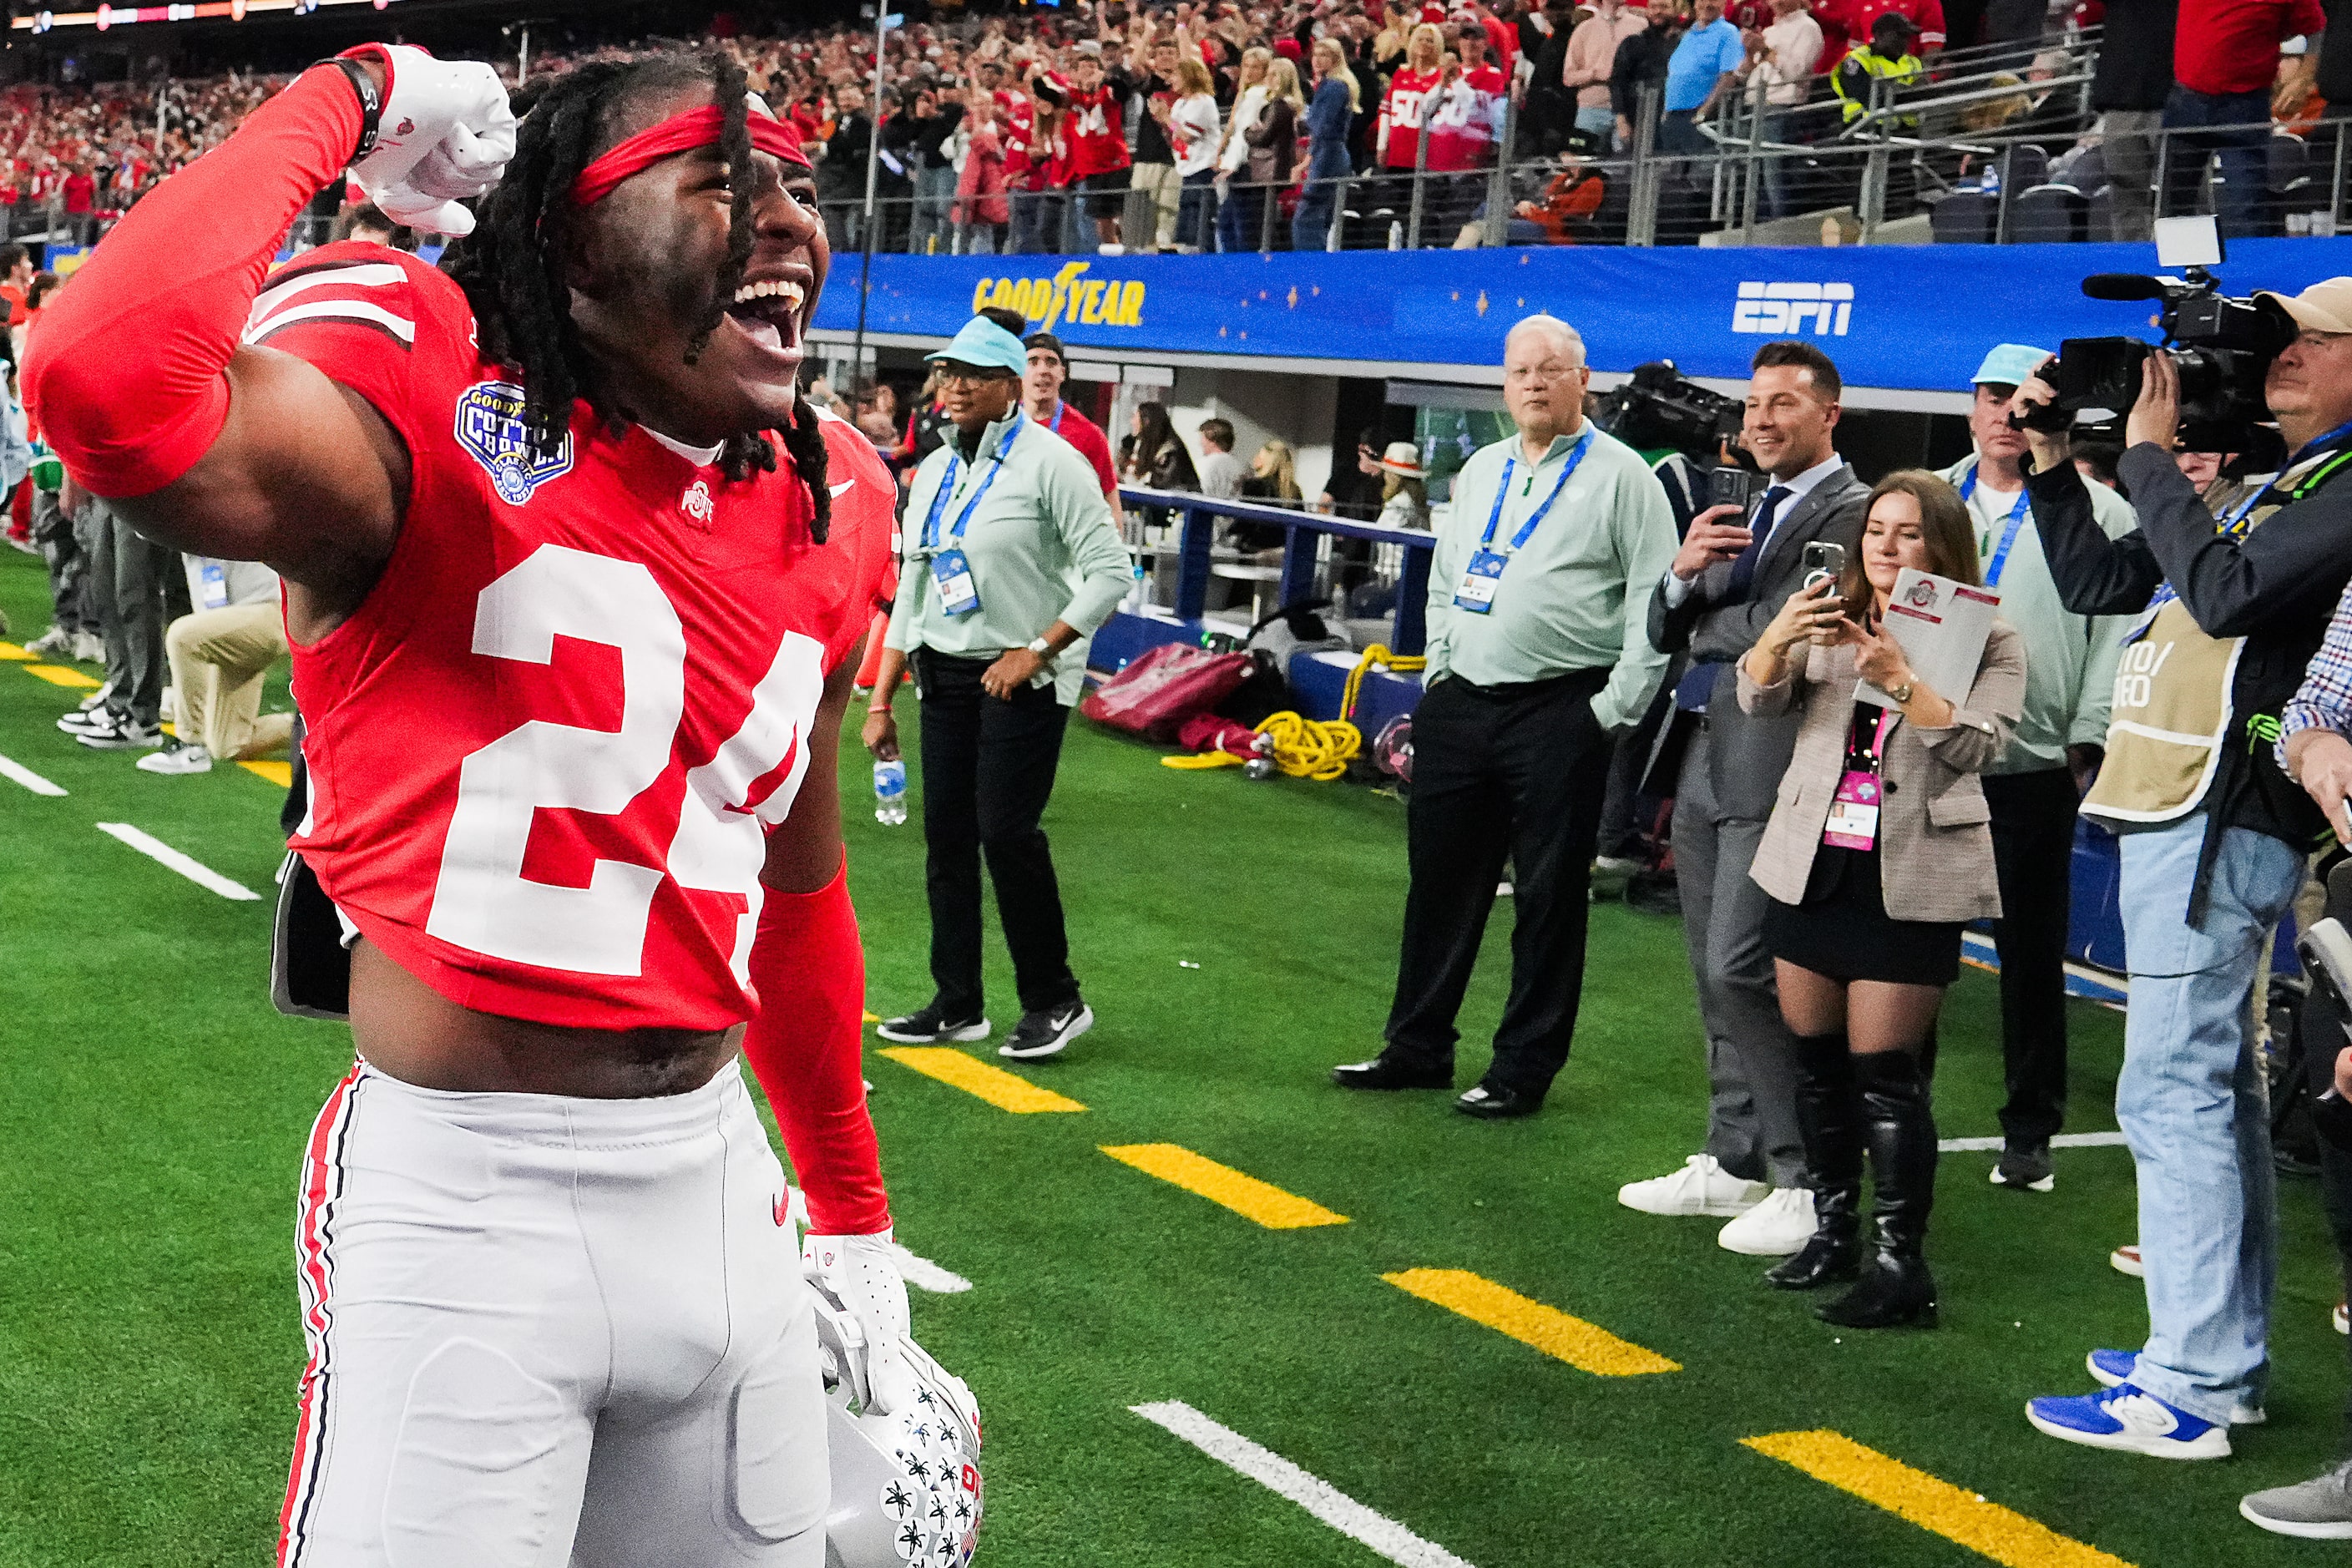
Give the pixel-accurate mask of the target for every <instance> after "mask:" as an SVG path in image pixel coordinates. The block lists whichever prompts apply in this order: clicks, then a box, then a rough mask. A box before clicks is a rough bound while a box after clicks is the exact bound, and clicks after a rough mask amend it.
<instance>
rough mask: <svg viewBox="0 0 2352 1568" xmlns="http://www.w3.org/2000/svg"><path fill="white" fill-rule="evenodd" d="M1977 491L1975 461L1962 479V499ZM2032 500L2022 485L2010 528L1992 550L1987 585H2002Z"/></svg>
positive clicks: (2012, 509)
mask: <svg viewBox="0 0 2352 1568" xmlns="http://www.w3.org/2000/svg"><path fill="white" fill-rule="evenodd" d="M1976 493H1977V466H1976V465H1975V464H1974V463H1970V464H1969V477H1968V478H1967V479H1962V480H1961V481H1960V500H1962V501H1966V500H1968V499H1969V497H1970V496H1972V495H1974V494H1976ZM2032 500H2033V498H2032V496H2030V495H2028V494H2027V493H2026V492H2025V490H2024V489H2023V487H2020V488H2019V489H2018V492H2017V504H2016V505H2015V506H2013V507H2011V508H2010V509H2009V530H2008V531H2007V532H2005V533H2003V534H2002V535H2001V536H2000V548H1998V549H1996V550H1995V551H1994V552H1992V564H1990V565H1989V566H1987V567H1986V568H1985V586H1986V587H1988V588H1998V587H2000V574H2001V568H2003V567H2005V566H2007V565H2008V564H2009V551H2010V546H2011V545H2013V544H2015V543H2016V542H2017V534H2018V531H2019V530H2020V529H2021V528H2023V527H2024V526H2025V510H2026V508H2027V507H2028V506H2030V505H2031V504H2032Z"/></svg>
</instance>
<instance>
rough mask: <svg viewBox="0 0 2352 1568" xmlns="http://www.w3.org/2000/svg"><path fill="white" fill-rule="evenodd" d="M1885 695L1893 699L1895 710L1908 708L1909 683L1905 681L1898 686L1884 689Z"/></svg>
mask: <svg viewBox="0 0 2352 1568" xmlns="http://www.w3.org/2000/svg"><path fill="white" fill-rule="evenodd" d="M1886 695H1888V696H1889V697H1892V698H1893V699H1895V706H1896V707H1897V708H1905V707H1908V706H1909V705H1910V702H1911V683H1910V682H1909V681H1907V680H1906V681H1905V682H1904V683H1903V684H1902V685H1900V686H1890V687H1888V688H1887V689H1886Z"/></svg>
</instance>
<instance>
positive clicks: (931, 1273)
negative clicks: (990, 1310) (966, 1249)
mask: <svg viewBox="0 0 2352 1568" xmlns="http://www.w3.org/2000/svg"><path fill="white" fill-rule="evenodd" d="M890 1257H891V1258H892V1260H893V1261H895V1262H896V1263H897V1264H898V1273H899V1275H900V1276H901V1277H902V1278H904V1279H905V1280H906V1281H907V1283H908V1284H909V1285H912V1286H915V1287H917V1288H918V1289H924V1290H929V1292H930V1293H931V1294H932V1295H934V1296H961V1294H963V1293H964V1292H965V1291H966V1290H969V1289H971V1280H969V1279H965V1278H964V1277H963V1276H962V1275H961V1274H958V1273H956V1272H955V1271H954V1270H953V1269H949V1268H940V1266H939V1265H938V1264H936V1263H934V1262H932V1261H931V1260H930V1259H929V1258H919V1257H917V1256H916V1255H915V1254H913V1253H911V1252H909V1251H908V1250H907V1249H906V1248H905V1247H901V1246H899V1245H898V1243H897V1242H895V1241H894V1242H892V1243H891V1244H890Z"/></svg>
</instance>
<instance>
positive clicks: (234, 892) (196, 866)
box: [98, 822, 261, 903]
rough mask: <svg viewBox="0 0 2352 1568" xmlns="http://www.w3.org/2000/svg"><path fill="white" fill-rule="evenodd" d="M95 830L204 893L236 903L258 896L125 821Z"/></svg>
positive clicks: (104, 823) (249, 900)
mask: <svg viewBox="0 0 2352 1568" xmlns="http://www.w3.org/2000/svg"><path fill="white" fill-rule="evenodd" d="M98 830H99V831H100V833H103V834H105V835H106V836H107V837H110V838H115V839H119V840H121V842H122V843H124V844H127V845H129V846H130V847H131V848H133V849H136V850H138V851H139V853H141V854H142V855H144V856H146V857H147V858H149V859H150V860H152V861H154V862H155V863H156V864H157V865H160V866H165V867H168V868H171V869H172V870H174V871H177V872H178V873H179V874H180V875H181V876H183V877H185V878H186V879H188V880H189V881H191V882H194V884H195V885H196V886H197V887H199V888H202V889H205V890H206V891H207V892H214V893H218V894H219V895H220V896H221V897H222V898H224V899H232V900H236V901H237V902H239V903H259V902H260V901H261V895H260V894H259V893H257V892H255V891H254V890H253V889H251V888H248V887H247V886H246V885H245V884H244V883H242V882H232V881H230V880H229V879H227V878H226V877H224V876H222V875H221V874H220V873H219V872H218V871H215V870H214V869H213V868H211V867H209V866H206V865H205V864H203V863H202V862H200V861H197V860H194V859H191V858H189V857H187V856H185V855H183V854H181V853H180V852H179V851H178V850H177V849H174V848H173V847H171V846H170V845H168V844H166V843H164V842H163V840H162V839H160V838H157V837H152V835H149V834H145V833H142V832H141V831H140V830H139V829H137V828H135V827H133V826H131V824H129V823H127V822H101V823H100V824H99V825H98Z"/></svg>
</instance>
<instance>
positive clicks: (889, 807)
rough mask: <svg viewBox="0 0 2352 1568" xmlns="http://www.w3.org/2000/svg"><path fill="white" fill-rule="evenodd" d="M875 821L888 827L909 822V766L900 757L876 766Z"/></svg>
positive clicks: (904, 824)
mask: <svg viewBox="0 0 2352 1568" xmlns="http://www.w3.org/2000/svg"><path fill="white" fill-rule="evenodd" d="M874 820H875V821H877V822H878V823H881V824H882V825H883V826H886V827H902V826H906V822H907V764H906V763H905V762H904V761H903V760H901V759H900V758H898V757H893V758H891V759H890V760H889V761H888V762H887V763H875V764H874Z"/></svg>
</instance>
